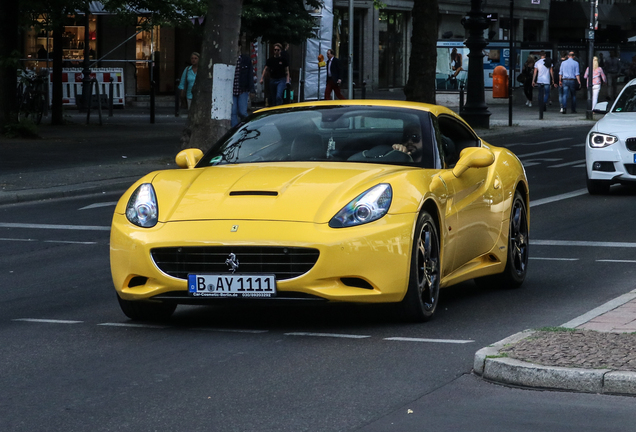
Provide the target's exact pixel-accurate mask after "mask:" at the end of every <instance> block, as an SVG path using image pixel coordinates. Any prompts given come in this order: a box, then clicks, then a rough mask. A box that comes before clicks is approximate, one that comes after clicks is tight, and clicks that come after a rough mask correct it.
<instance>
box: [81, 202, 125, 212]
mask: <svg viewBox="0 0 636 432" xmlns="http://www.w3.org/2000/svg"><path fill="white" fill-rule="evenodd" d="M116 205H117V201H113V202H103V203H95V204H91V205H87V206H86V207H82V208H80V209H78V210H88V209H94V208H99V207H111V206H116Z"/></svg>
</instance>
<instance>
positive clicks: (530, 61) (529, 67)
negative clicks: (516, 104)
mask: <svg viewBox="0 0 636 432" xmlns="http://www.w3.org/2000/svg"><path fill="white" fill-rule="evenodd" d="M534 62H535V59H534V56H533V55H532V54H529V55H528V58H527V59H526V62H525V63H524V64H523V68H522V70H521V73H522V74H523V75H524V76H525V80H524V81H523V93H524V94H525V95H526V99H527V100H526V105H527V106H529V107H531V106H532V77H533V76H534Z"/></svg>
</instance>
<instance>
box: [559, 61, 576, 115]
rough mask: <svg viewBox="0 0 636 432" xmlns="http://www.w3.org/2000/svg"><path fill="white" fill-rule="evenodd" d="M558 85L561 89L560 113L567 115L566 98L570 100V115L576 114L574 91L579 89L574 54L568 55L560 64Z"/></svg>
mask: <svg viewBox="0 0 636 432" xmlns="http://www.w3.org/2000/svg"><path fill="white" fill-rule="evenodd" d="M559 85H560V86H561V87H563V97H562V99H561V113H562V114H567V106H568V97H571V98H572V102H571V103H572V113H573V114H576V90H577V86H578V87H579V88H580V87H581V76H580V72H579V63H578V62H577V61H576V60H574V52H573V51H570V52H569V53H568V59H567V60H566V61H564V62H563V63H561V69H560V70H559Z"/></svg>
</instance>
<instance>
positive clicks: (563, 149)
mask: <svg viewBox="0 0 636 432" xmlns="http://www.w3.org/2000/svg"><path fill="white" fill-rule="evenodd" d="M565 150H570V149H569V148H566V147H563V148H555V149H549V150H541V151H538V152H533V153H527V154H524V155H517V157H518V158H519V159H521V158H524V157H528V156H537V155H542V154H548V153H557V152H561V151H565Z"/></svg>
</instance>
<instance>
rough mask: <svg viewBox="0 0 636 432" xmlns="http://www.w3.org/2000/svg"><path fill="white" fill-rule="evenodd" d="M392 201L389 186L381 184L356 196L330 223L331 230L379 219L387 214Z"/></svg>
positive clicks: (391, 192) (391, 191)
mask: <svg viewBox="0 0 636 432" xmlns="http://www.w3.org/2000/svg"><path fill="white" fill-rule="evenodd" d="M392 199H393V190H392V189H391V185H390V184H386V183H382V184H379V185H377V186H374V187H372V188H371V189H369V190H368V191H366V192H364V193H362V194H360V195H358V197H356V199H354V200H353V201H351V202H350V203H349V204H347V205H346V206H344V208H343V209H342V210H340V211H339V212H338V213H337V214H336V215H335V216H334V217H333V218H332V219H331V220H330V221H329V226H330V227H331V228H346V227H350V226H356V225H362V224H365V223H369V222H373V221H374V220H378V219H380V218H381V217H382V216H384V215H385V214H387V212H388V211H389V207H390V206H391V200H392Z"/></svg>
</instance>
